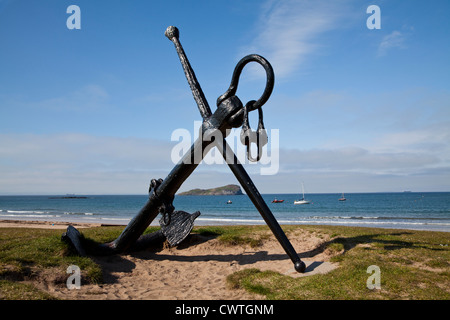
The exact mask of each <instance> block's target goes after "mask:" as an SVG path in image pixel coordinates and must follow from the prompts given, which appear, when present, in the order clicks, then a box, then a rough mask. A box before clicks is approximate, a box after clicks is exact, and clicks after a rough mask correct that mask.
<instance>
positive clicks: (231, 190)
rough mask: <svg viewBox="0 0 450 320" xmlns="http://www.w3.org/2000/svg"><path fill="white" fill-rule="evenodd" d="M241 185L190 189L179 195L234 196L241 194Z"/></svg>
mask: <svg viewBox="0 0 450 320" xmlns="http://www.w3.org/2000/svg"><path fill="white" fill-rule="evenodd" d="M242 194H243V193H242V190H241V187H240V186H238V185H235V184H229V185H226V186H223V187H218V188H211V189H192V190H189V191H186V192H181V193H179V194H178V195H180V196H234V195H242Z"/></svg>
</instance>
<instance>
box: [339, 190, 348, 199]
mask: <svg viewBox="0 0 450 320" xmlns="http://www.w3.org/2000/svg"><path fill="white" fill-rule="evenodd" d="M338 200H339V201H345V200H347V199H345V196H344V193H343V192H342V196H341V197H340V198H339V199H338Z"/></svg>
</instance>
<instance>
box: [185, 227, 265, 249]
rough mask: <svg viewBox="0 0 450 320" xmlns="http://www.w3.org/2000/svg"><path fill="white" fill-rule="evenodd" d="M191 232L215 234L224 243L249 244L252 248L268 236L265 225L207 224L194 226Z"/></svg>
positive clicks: (207, 234)
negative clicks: (205, 225) (219, 225)
mask: <svg viewBox="0 0 450 320" xmlns="http://www.w3.org/2000/svg"><path fill="white" fill-rule="evenodd" d="M193 232H194V233H197V234H200V235H204V236H215V237H217V239H218V240H219V242H220V243H222V244H224V245H228V246H242V245H249V246H251V247H252V248H257V247H259V246H261V244H262V242H263V241H264V240H265V239H267V238H269V237H270V233H268V229H267V227H265V226H222V227H217V226H211V227H210V226H208V227H198V228H195V229H194V231H193Z"/></svg>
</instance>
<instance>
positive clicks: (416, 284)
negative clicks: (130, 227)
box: [0, 226, 450, 300]
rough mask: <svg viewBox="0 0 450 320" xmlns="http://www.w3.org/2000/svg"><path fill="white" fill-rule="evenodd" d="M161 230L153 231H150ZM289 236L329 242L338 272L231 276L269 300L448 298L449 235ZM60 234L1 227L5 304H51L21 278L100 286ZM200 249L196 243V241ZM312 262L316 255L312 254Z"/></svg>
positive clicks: (0, 293)
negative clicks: (376, 282)
mask: <svg viewBox="0 0 450 320" xmlns="http://www.w3.org/2000/svg"><path fill="white" fill-rule="evenodd" d="M156 229H157V228H154V227H152V228H149V229H148V230H147V231H146V233H149V232H153V231H155V230H156ZM283 229H284V230H285V232H286V234H287V235H288V237H289V238H292V237H295V236H296V234H298V233H300V232H301V233H302V234H305V233H306V234H307V235H309V234H310V235H314V236H315V237H320V238H322V239H324V241H326V239H331V240H328V241H326V242H325V243H324V244H323V245H322V246H321V250H327V252H329V253H331V254H333V255H334V256H333V258H332V259H331V261H332V262H337V263H339V268H337V269H335V270H333V271H331V272H329V273H327V274H322V275H319V274H318V275H313V276H308V277H300V278H293V277H289V276H285V275H282V274H280V273H278V272H275V271H260V270H258V269H245V270H242V271H239V272H236V273H233V274H231V275H229V276H228V277H227V283H228V286H229V288H230V289H231V290H233V289H236V288H240V289H245V290H247V291H249V292H253V293H257V294H259V295H261V296H263V297H265V298H267V299H444V300H447V299H450V265H449V261H450V249H449V248H450V247H449V246H450V234H449V233H444V232H427V231H410V230H390V229H369V228H352V227H338V226H336V227H335V226H283ZM122 230H123V227H98V228H91V229H81V230H80V231H81V233H82V235H83V236H84V238H85V239H86V241H87V243H91V244H96V243H105V242H110V241H113V240H115V239H116V238H117V237H118V236H119V235H120V233H121V232H122ZM62 232H63V231H61V230H44V229H14V228H5V229H0V300H1V299H39V300H41V299H53V297H52V296H51V295H49V294H48V293H45V292H41V291H39V290H38V289H36V288H35V287H34V286H33V285H31V284H30V283H32V282H28V283H25V282H24V280H33V279H36V277H39V276H41V275H42V274H49V273H51V274H56V275H58V277H59V278H60V281H61V282H65V279H67V277H68V275H67V274H66V269H67V267H68V266H69V265H77V266H79V267H80V269H81V270H82V281H86V282H91V283H101V282H102V270H101V267H100V266H99V265H97V264H96V263H95V262H94V260H92V259H91V258H89V257H79V256H77V255H75V254H74V253H73V252H72V251H71V250H70V248H69V247H68V246H67V244H65V243H64V242H62V241H61V234H62ZM192 233H194V234H198V235H201V236H204V237H206V239H208V238H216V239H217V240H218V241H219V242H220V243H222V244H223V245H227V246H242V245H249V246H252V247H254V248H256V249H257V248H258V247H259V246H260V245H261V244H262V243H263V242H264V241H265V240H266V239H268V238H271V239H272V238H273V235H272V234H271V232H270V230H269V229H268V228H267V227H266V226H221V227H196V228H194V230H193V231H192ZM193 245H195V244H193ZM312 258H313V257H312ZM370 265H377V266H379V267H380V270H381V290H377V289H374V290H369V289H368V288H367V287H366V281H367V278H368V277H369V276H370V274H368V273H367V272H366V271H367V268H368V267H369V266H370Z"/></svg>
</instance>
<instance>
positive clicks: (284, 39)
mask: <svg viewBox="0 0 450 320" xmlns="http://www.w3.org/2000/svg"><path fill="white" fill-rule="evenodd" d="M347 2H348V1H298V0H284V1H267V2H266V3H265V4H264V5H263V10H262V12H261V15H260V17H259V20H258V22H257V25H258V28H257V30H256V32H255V33H256V34H258V36H257V37H256V38H255V39H254V41H253V42H252V43H251V45H250V46H249V47H250V48H246V49H245V52H249V50H250V51H255V52H258V53H261V54H263V55H264V56H266V58H267V59H269V61H270V62H271V64H272V65H273V67H274V68H275V69H276V70H277V77H285V76H288V75H290V74H291V73H292V72H294V71H296V70H297V69H298V67H299V66H301V65H302V64H303V63H304V62H305V59H306V57H307V56H308V55H310V54H312V53H313V52H316V51H317V49H318V47H319V46H321V45H322V44H319V42H318V41H317V37H318V36H320V35H321V34H323V33H325V32H327V31H330V30H333V29H335V28H338V27H341V26H342V24H340V22H342V20H343V19H345V17H346V16H347V7H346V3H347Z"/></svg>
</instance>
